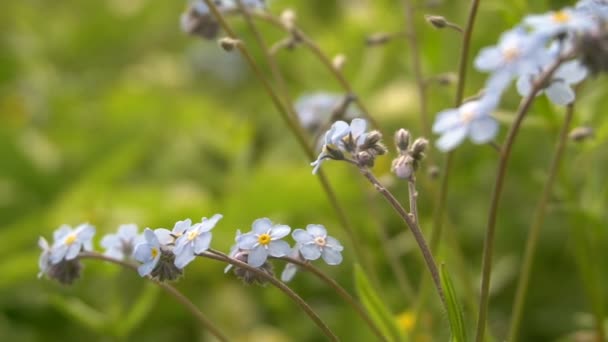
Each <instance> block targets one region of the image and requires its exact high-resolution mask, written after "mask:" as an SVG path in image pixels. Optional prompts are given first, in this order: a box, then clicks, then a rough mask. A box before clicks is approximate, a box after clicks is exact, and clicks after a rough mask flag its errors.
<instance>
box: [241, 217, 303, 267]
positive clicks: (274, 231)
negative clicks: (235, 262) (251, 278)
mask: <svg viewBox="0 0 608 342" xmlns="http://www.w3.org/2000/svg"><path fill="white" fill-rule="evenodd" d="M251 228H252V231H251V232H249V233H246V234H242V235H240V236H238V237H237V246H238V248H239V249H241V250H244V251H248V257H247V263H248V264H249V265H251V266H253V267H260V266H262V265H263V264H264V262H266V259H267V258H268V256H269V255H270V256H273V257H282V256H285V255H287V254H289V251H290V247H289V244H288V243H287V242H285V241H283V240H281V239H282V238H284V237H285V236H287V235H288V234H289V232H290V231H291V228H289V226H286V225H274V224H273V223H272V221H270V220H269V219H267V218H260V219H257V220H255V221H254V222H253V224H252V226H251Z"/></svg>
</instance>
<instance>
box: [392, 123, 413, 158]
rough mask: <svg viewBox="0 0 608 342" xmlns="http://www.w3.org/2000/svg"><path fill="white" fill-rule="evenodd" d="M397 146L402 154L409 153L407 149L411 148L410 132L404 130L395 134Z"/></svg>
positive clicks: (401, 129)
mask: <svg viewBox="0 0 608 342" xmlns="http://www.w3.org/2000/svg"><path fill="white" fill-rule="evenodd" d="M395 146H396V147H397V150H398V151H399V152H401V153H404V152H405V151H407V148H408V147H409V146H410V132H408V131H407V130H405V129H403V128H400V129H399V130H398V131H397V132H395Z"/></svg>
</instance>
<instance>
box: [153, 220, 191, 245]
mask: <svg viewBox="0 0 608 342" xmlns="http://www.w3.org/2000/svg"><path fill="white" fill-rule="evenodd" d="M191 226H192V220H191V219H185V220H182V221H177V222H176V223H175V225H174V226H173V229H172V230H169V229H166V228H158V229H155V230H154V233H156V236H157V237H158V241H160V244H161V245H163V246H170V245H173V244H175V241H176V240H177V239H179V238H180V236H182V235H183V234H184V232H185V231H186V230H188V229H189V228H190V227H191Z"/></svg>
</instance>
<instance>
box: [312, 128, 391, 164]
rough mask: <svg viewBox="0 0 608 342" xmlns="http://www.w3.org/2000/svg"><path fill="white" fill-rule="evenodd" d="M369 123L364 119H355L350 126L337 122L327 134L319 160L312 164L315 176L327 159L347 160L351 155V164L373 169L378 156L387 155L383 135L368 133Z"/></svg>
mask: <svg viewBox="0 0 608 342" xmlns="http://www.w3.org/2000/svg"><path fill="white" fill-rule="evenodd" d="M366 129H367V122H366V121H365V120H363V119H353V120H352V121H351V123H350V125H349V124H348V123H346V122H344V121H336V122H334V123H333V125H332V126H331V128H330V129H329V130H328V131H327V132H326V133H325V138H324V141H323V147H322V148H321V153H320V154H319V156H318V157H317V160H315V161H314V162H312V163H311V164H310V165H312V166H313V167H314V168H313V170H312V173H313V174H315V173H317V171H318V170H319V168H320V167H321V164H322V163H323V161H325V160H326V159H334V160H346V159H347V158H346V157H345V153H347V154H349V155H350V157H351V158H352V159H348V160H349V161H351V162H354V163H356V164H357V165H359V166H365V167H371V166H373V165H374V160H375V159H376V157H377V156H379V155H383V154H385V153H386V151H387V150H386V147H385V146H384V145H383V144H382V142H381V140H382V134H381V133H380V132H378V131H371V132H366Z"/></svg>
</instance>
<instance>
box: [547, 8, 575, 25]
mask: <svg viewBox="0 0 608 342" xmlns="http://www.w3.org/2000/svg"><path fill="white" fill-rule="evenodd" d="M551 19H553V21H555V22H556V23H559V24H563V23H566V22H568V21H569V20H570V14H568V12H565V11H557V12H555V13H553V15H552V16H551Z"/></svg>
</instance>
